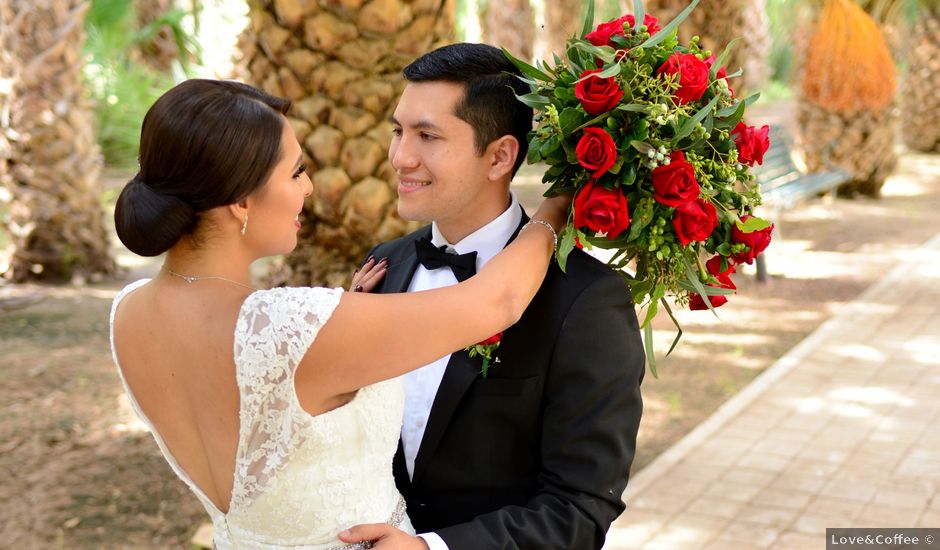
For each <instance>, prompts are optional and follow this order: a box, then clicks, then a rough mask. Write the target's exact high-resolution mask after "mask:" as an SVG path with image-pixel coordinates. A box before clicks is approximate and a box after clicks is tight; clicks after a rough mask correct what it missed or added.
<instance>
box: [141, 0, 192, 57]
mask: <svg viewBox="0 0 940 550" xmlns="http://www.w3.org/2000/svg"><path fill="white" fill-rule="evenodd" d="M173 8H174V5H173V0H134V13H135V14H136V19H137V28H139V29H144V28H146V27H147V26H148V25H150V24H152V23H153V22H154V21H156V20H157V19H159V18H160V17H161V16H162V15H164V14H165V13H166V12H168V11H170V10H172V9H173ZM134 53H135V54H136V56H139V57H140V58H141V59H142V60H143V61H144V62H145V63H147V64H148V65H150V66H151V67H153V68H154V69H156V70H158V71H160V72H164V73H165V72H169V71H170V70H171V69H172V68H173V62H174V61H176V60H177V59H179V58H180V54H181V52H180V50H179V47H178V46H177V45H176V36H175V34H174V32H173V29H172V28H171V27H170V26H169V25H161V26H160V27H159V28H156V29H154V30H153V35H152V36H151V37H150V39H149V40H147V41H146V42H145V43H143V44H140V46H139V47H138V48H137V51H136V52H134Z"/></svg>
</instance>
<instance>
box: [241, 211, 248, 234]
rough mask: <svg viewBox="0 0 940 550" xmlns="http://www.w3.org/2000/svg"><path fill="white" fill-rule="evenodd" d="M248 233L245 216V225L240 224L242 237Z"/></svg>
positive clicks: (246, 217) (246, 215) (246, 216)
mask: <svg viewBox="0 0 940 550" xmlns="http://www.w3.org/2000/svg"><path fill="white" fill-rule="evenodd" d="M247 231H248V214H245V223H243V224H242V231H241V233H242V237H244V236H245V233H246V232H247Z"/></svg>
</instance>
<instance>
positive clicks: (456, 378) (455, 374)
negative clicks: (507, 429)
mask: <svg viewBox="0 0 940 550" xmlns="http://www.w3.org/2000/svg"><path fill="white" fill-rule="evenodd" d="M519 208H520V209H522V206H519ZM527 221H529V216H527V215H526V213H525V210H524V209H523V210H522V221H521V222H520V223H519V226H518V227H516V229H515V230H514V231H513V233H512V235H511V236H510V237H509V240H508V241H507V242H506V244H507V245H508V244H509V243H511V242H512V241H513V239H515V238H516V236H517V235H518V234H519V231H520V230H521V229H522V226H523V225H525V223H526V222H527ZM411 254H412V257H413V261H414V263H415V264H416V265H417V258H416V257H415V256H416V254H415V252H414V250H412V251H411ZM416 265H415V266H413V267H412V268H411V274H414V270H415V269H416ZM410 280H411V275H409V277H408V281H410ZM406 284H407V283H406ZM390 288H392V287H390ZM481 366H482V365H481V363H480V359H479V358H470V356H469V355H467V352H465V351H463V350H459V351H455V352H454V353H453V354H451V356H450V361H448V363H447V369H446V370H445V371H444V377H443V378H442V379H441V385H440V387H439V388H438V390H437V394H436V395H435V397H434V404H433V405H431V412H430V414H429V415H428V424H427V427H426V428H425V429H424V437H422V438H421V446H420V447H419V448H418V454H417V456H416V457H415V466H414V475H413V476H412V480H411V483H412V484H416V483H417V482H418V480H420V478H421V475H422V474H423V473H424V470H425V469H426V468H427V465H428V462H429V461H430V460H431V457H433V456H434V451H435V450H436V449H437V446H438V444H439V443H440V442H441V438H443V437H444V432H446V431H447V426H448V424H450V419H451V418H452V417H453V416H454V411H456V410H457V405H458V404H459V403H460V400H461V399H463V396H464V394H465V393H467V389H468V388H469V387H470V384H472V383H473V381H474V380H475V379H476V378H477V376H478V375H479V374H480V369H481ZM405 475H406V476H407V473H406V474H405Z"/></svg>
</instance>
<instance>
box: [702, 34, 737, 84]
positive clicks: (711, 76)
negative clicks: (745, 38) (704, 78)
mask: <svg viewBox="0 0 940 550" xmlns="http://www.w3.org/2000/svg"><path fill="white" fill-rule="evenodd" d="M740 41H741V38H740V37H738V38H735V39H734V40H732V41H731V42H728V45H727V46H725V49H724V50H723V51H722V52H721V55H719V56H718V57H717V58H716V59H715V62H714V63H712V68H711V70H710V71H708V80H715V77H716V76H717V75H718V69H720V68H721V67H723V66H724V64H725V62H726V61H727V60H728V56H730V55H731V50H732V49H733V48H734V47H735V45H737V43H738V42H740Z"/></svg>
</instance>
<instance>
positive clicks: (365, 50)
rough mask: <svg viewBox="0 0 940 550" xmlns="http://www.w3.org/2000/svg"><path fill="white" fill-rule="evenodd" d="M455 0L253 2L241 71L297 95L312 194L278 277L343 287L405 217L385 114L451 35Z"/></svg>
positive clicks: (295, 116) (400, 228)
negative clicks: (410, 68) (416, 64)
mask: <svg viewBox="0 0 940 550" xmlns="http://www.w3.org/2000/svg"><path fill="white" fill-rule="evenodd" d="M454 9H455V6H454V1H453V0H412V1H404V0H334V1H331V2H313V1H308V2H300V1H298V0H277V1H274V0H256V1H252V2H251V3H250V19H251V23H250V25H249V27H248V28H247V29H246V31H245V33H244V35H243V36H242V37H241V40H240V42H241V44H240V45H241V51H242V59H241V60H240V64H241V67H242V69H241V70H242V71H243V74H244V76H245V77H246V78H247V79H249V80H250V81H251V82H254V83H255V84H256V85H258V86H260V87H261V88H263V89H264V90H265V91H267V92H269V93H272V94H275V95H280V96H284V97H289V98H291V99H292V100H293V101H294V107H293V109H292V114H291V118H290V121H291V124H292V125H293V127H294V129H295V131H296V133H297V136H298V138H299V140H300V142H301V144H302V145H303V146H304V150H305V152H306V155H307V157H308V159H307V160H308V168H309V173H310V174H311V177H312V179H313V182H314V187H315V191H314V194H313V196H312V197H311V198H310V199H309V202H308V203H307V207H306V208H305V216H306V223H305V224H304V229H303V230H302V231H301V234H300V243H299V245H298V247H297V250H296V251H295V252H294V253H293V254H292V255H291V256H289V257H288V258H286V259H285V260H284V261H283V262H282V263H281V264H280V265H278V266H277V268H276V269H274V270H273V272H272V274H271V278H272V279H273V280H272V282H273V283H275V284H278V283H285V282H291V283H304V284H310V283H312V282H315V283H317V284H327V285H343V284H345V282H346V281H347V280H348V278H349V277H350V275H351V272H352V269H353V266H358V263H359V261H360V260H361V259H362V257H363V255H365V253H366V252H368V251H369V249H370V248H371V247H372V246H373V245H374V244H376V243H377V242H379V241H383V240H387V239H391V238H394V237H397V236H400V235H402V234H404V233H405V232H406V230H407V229H408V228H409V227H411V226H410V225H409V224H406V223H405V222H403V221H402V220H401V219H400V218H399V217H398V215H397V212H396V209H395V206H394V202H395V199H396V192H395V189H396V185H397V180H396V177H395V172H394V170H393V169H392V168H391V165H390V164H389V162H388V160H387V159H386V152H387V150H388V145H389V142H390V140H391V136H392V128H391V124H390V122H389V117H390V115H391V113H392V111H393V110H394V107H395V101H396V99H397V97H398V96H399V94H400V93H401V91H402V89H403V88H404V80H403V79H402V77H401V70H402V68H404V66H405V65H407V64H408V63H409V62H411V61H412V60H413V59H414V58H415V57H417V56H419V55H421V54H423V53H425V52H427V51H429V50H430V49H432V48H434V47H437V46H440V45H443V44H445V43H448V42H451V41H452V40H453V36H454Z"/></svg>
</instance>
